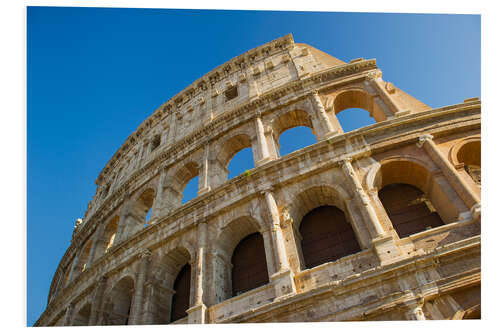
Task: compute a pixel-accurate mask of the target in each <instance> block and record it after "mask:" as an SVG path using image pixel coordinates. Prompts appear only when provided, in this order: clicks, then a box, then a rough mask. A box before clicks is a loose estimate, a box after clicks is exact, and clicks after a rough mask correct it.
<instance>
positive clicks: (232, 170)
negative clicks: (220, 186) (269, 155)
mask: <svg viewBox="0 0 500 333" xmlns="http://www.w3.org/2000/svg"><path fill="white" fill-rule="evenodd" d="M253 167H254V166H253V154H252V148H243V149H242V150H240V151H239V152H237V153H236V155H234V157H233V158H232V159H231V162H229V165H228V167H227V169H228V171H229V177H228V179H231V178H234V177H236V176H239V175H241V174H242V173H244V172H245V171H246V170H249V169H253Z"/></svg>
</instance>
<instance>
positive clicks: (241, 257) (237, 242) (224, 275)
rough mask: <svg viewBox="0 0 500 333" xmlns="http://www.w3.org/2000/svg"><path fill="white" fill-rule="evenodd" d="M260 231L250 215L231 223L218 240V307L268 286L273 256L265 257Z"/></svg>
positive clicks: (216, 259) (216, 269)
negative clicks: (269, 263) (237, 296)
mask: <svg viewBox="0 0 500 333" xmlns="http://www.w3.org/2000/svg"><path fill="white" fill-rule="evenodd" d="M259 229H260V227H259V224H258V223H257V221H256V220H255V219H254V218H252V217H250V216H249V215H247V216H242V217H239V218H237V219H235V220H233V221H231V222H230V223H229V224H227V225H226V226H225V227H224V228H223V229H222V232H221V233H220V235H219V236H218V237H217V241H216V243H215V245H216V248H215V253H214V274H215V276H217V277H218V278H217V281H215V282H214V291H215V302H216V303H220V302H222V301H224V300H226V299H229V298H231V297H233V296H235V295H237V294H240V293H242V292H245V291H246V290H249V288H250V289H253V288H255V287H256V286H259V285H262V284H265V282H264V278H263V277H262V275H263V272H264V268H263V267H264V266H265V267H266V269H265V272H269V269H271V268H270V266H267V260H266V258H267V257H269V256H270V255H271V254H269V253H268V254H266V253H265V251H266V250H265V247H264V242H263V238H262V234H261V233H260V231H259ZM250 236H252V237H250ZM247 237H248V238H247ZM249 252H250V253H249ZM245 260H246V261H245ZM257 272H258V273H257ZM235 274H236V277H235ZM252 274H254V276H253V277H252ZM255 274H257V275H255ZM268 279H269V277H267V280H266V281H268ZM234 284H236V285H234Z"/></svg>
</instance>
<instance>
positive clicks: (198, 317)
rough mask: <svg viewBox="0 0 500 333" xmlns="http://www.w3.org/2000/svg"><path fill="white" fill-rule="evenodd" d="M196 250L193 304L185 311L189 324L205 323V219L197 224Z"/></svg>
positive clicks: (206, 240)
mask: <svg viewBox="0 0 500 333" xmlns="http://www.w3.org/2000/svg"><path fill="white" fill-rule="evenodd" d="M197 231H198V252H197V254H196V257H197V261H196V276H195V285H194V305H193V306H192V307H191V308H189V309H188V310H187V311H186V312H187V313H188V323H189V324H205V322H206V310H207V307H206V306H205V298H206V296H205V290H206V289H207V288H206V284H205V281H206V279H207V276H206V274H207V268H206V267H207V246H208V239H207V238H208V232H207V222H206V221H205V220H203V221H201V222H200V223H199V224H198V230H197Z"/></svg>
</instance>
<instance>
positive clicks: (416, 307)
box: [406, 304, 426, 320]
mask: <svg viewBox="0 0 500 333" xmlns="http://www.w3.org/2000/svg"><path fill="white" fill-rule="evenodd" d="M406 318H408V320H426V319H425V315H424V311H423V310H422V305H421V304H412V305H410V310H408V311H407V312H406Z"/></svg>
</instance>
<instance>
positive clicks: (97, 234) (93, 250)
mask: <svg viewBox="0 0 500 333" xmlns="http://www.w3.org/2000/svg"><path fill="white" fill-rule="evenodd" d="M105 227H106V225H104V224H101V225H99V227H98V228H97V230H96V232H95V234H94V240H93V241H92V247H91V248H90V252H89V257H88V259H87V267H90V266H91V265H92V263H93V262H94V259H95V255H96V251H97V248H98V247H99V245H100V244H101V242H102V240H101V238H102V235H103V234H104V228H105Z"/></svg>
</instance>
